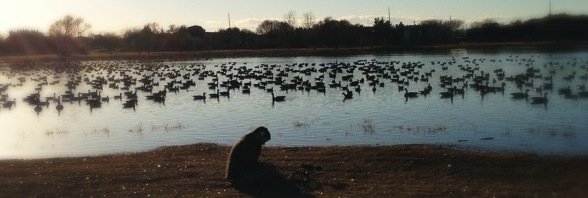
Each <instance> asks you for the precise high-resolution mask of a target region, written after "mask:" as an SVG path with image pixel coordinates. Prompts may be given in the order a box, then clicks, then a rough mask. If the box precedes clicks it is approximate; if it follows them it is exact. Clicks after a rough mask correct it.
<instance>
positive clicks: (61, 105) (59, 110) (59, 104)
mask: <svg viewBox="0 0 588 198" xmlns="http://www.w3.org/2000/svg"><path fill="white" fill-rule="evenodd" d="M55 109H57V111H58V112H61V111H62V110H63V104H61V101H58V102H57V106H55Z"/></svg>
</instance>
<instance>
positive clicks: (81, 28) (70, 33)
mask: <svg viewBox="0 0 588 198" xmlns="http://www.w3.org/2000/svg"><path fill="white" fill-rule="evenodd" d="M91 27H92V26H91V25H90V24H87V23H85V22H84V19H82V18H74V17H73V16H71V15H67V16H65V17H63V19H60V20H57V21H55V22H54V23H53V24H51V26H50V27H49V36H64V37H70V38H74V37H81V36H82V35H83V34H84V32H86V31H87V30H89V29H90V28H91Z"/></svg>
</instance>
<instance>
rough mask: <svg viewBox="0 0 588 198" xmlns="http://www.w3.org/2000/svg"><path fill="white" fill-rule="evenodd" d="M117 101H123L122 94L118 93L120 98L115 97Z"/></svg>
mask: <svg viewBox="0 0 588 198" xmlns="http://www.w3.org/2000/svg"><path fill="white" fill-rule="evenodd" d="M114 99H115V100H122V93H118V96H114Z"/></svg>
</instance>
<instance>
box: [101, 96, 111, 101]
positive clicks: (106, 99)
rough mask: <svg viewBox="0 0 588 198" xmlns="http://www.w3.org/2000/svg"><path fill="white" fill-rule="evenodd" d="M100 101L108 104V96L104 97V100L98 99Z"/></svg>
mask: <svg viewBox="0 0 588 198" xmlns="http://www.w3.org/2000/svg"><path fill="white" fill-rule="evenodd" d="M100 100H101V101H102V102H110V97H109V96H106V97H104V98H100Z"/></svg>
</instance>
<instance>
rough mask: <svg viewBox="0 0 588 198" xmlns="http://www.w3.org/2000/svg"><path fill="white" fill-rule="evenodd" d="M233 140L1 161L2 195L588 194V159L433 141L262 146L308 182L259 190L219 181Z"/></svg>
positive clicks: (284, 169) (266, 157)
mask: <svg viewBox="0 0 588 198" xmlns="http://www.w3.org/2000/svg"><path fill="white" fill-rule="evenodd" d="M229 149H230V148H229V147H226V146H219V145H215V144H194V145H186V146H173V147H165V148H160V149H156V150H153V151H148V152H143V153H130V154H116V155H104V156H93V157H74V158H54V159H35V160H0V196H1V197H103V196H104V197H147V196H154V197H251V196H253V197H588V158H587V157H564V156H536V155H531V154H524V153H505V152H490V151H474V150H457V149H452V148H447V147H440V146H432V145H396V146H346V147H296V148H284V147H266V148H264V150H263V151H262V156H261V159H260V161H262V162H266V163H271V164H273V165H275V166H276V167H277V169H278V170H280V172H281V174H282V175H284V177H288V176H289V175H290V174H291V173H292V172H294V171H296V170H298V169H299V167H300V165H301V164H303V163H306V164H312V165H314V166H321V167H322V168H323V170H322V171H318V172H315V173H312V174H310V180H307V181H297V182H295V181H293V180H288V179H287V180H285V181H283V182H281V183H275V184H273V185H271V186H268V188H263V189H258V191H256V192H249V193H243V192H239V191H237V190H235V189H234V188H232V187H231V186H229V184H228V183H227V181H225V180H224V179H223V174H224V167H225V166H224V163H225V159H226V158H227V155H228V151H229Z"/></svg>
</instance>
